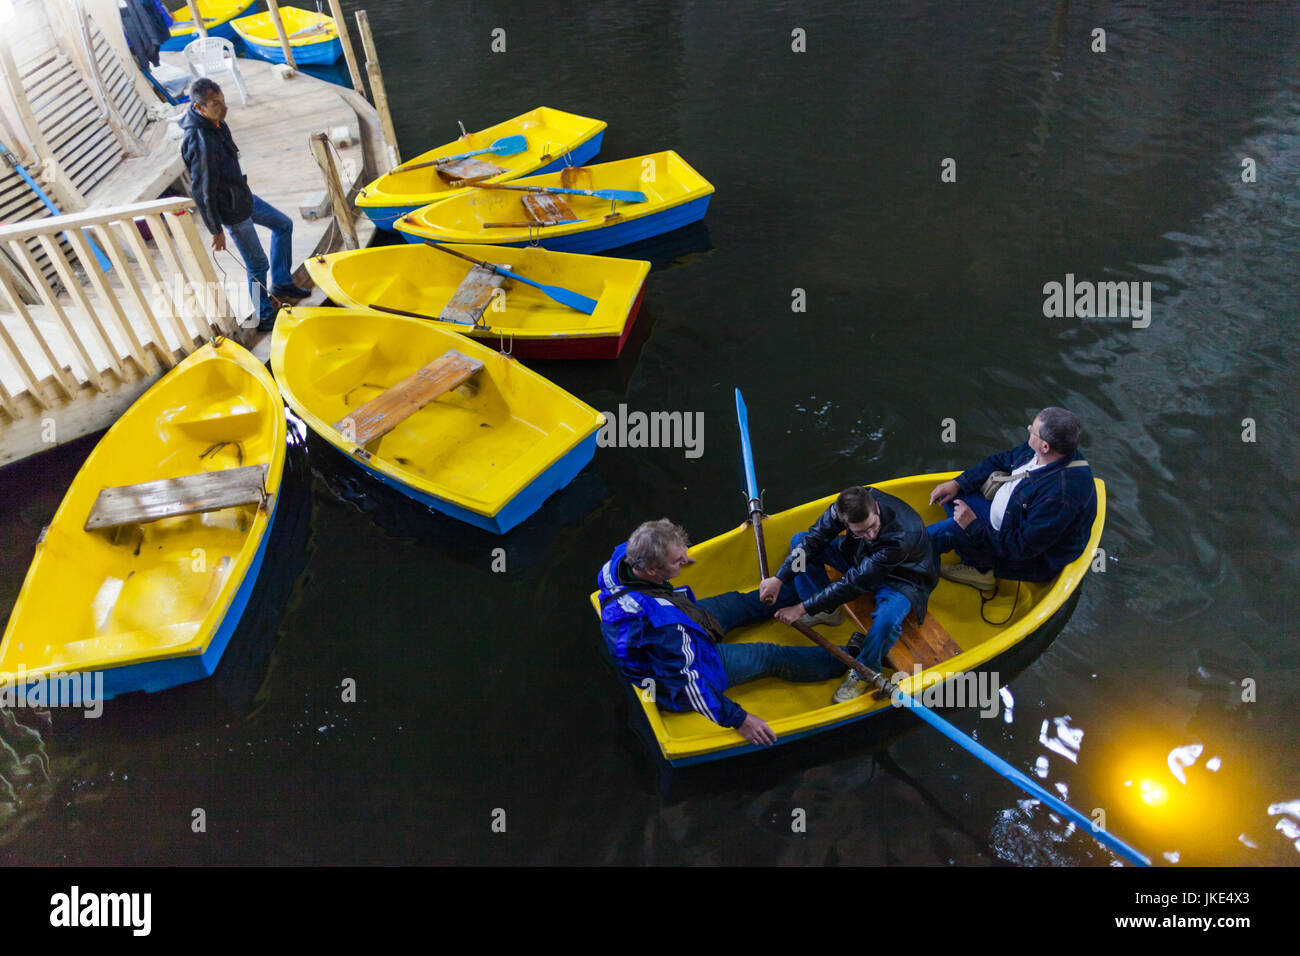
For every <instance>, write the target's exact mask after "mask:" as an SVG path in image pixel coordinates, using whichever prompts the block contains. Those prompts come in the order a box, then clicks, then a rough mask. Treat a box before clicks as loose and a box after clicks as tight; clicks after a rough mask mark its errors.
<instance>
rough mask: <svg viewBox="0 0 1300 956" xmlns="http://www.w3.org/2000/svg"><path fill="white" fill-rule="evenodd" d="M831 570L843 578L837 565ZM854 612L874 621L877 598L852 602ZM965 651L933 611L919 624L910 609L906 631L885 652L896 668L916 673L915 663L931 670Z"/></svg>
mask: <svg viewBox="0 0 1300 956" xmlns="http://www.w3.org/2000/svg"><path fill="white" fill-rule="evenodd" d="M826 570H827V574H828V576H830V577H831V578H832V579H833V580H838V579H839V574H838V573H837V572H836V571H835V569H834V568H827V569H826ZM849 607H850V608H852V609H853V613H854V614H856V615H857V616H858V617H859V618H861V619H862V623H863V624H867V625H868V626H869V625H870V623H871V615H872V614H874V613H875V610H876V601H875V598H873V597H872V596H871V595H870V594H864V595H862V597H860V598H856V599H854V600H852V601H850V602H849ZM961 652H962V650H961V648H960V647H958V646H957V642H956V641H954V640H953V639H952V636H951V635H950V634H949V633H948V632H947V630H945V629H944V626H943V625H942V624H940V623H939V620H938V619H937V618H936V617H935V616H934V615H933V614H927V615H926V616H925V620H924V621H923V622H922V623H921V625H920V626H919V627H918V626H917V623H916V616H915V615H914V614H912V613H911V612H910V611H909V612H908V615H907V617H906V618H905V619H904V621H903V632H902V634H901V635H900V636H899V638H898V643H896V644H895V645H894V646H893V647H892V648H891V649H890V651H889V653H888V654H886V655H885V663H886V664H888V665H889V667H890V668H891V669H892V670H894V671H906V672H907V673H908V674H909V675H910V674H911V673H912V665H913V664H920V665H921V669H922V670H928V669H929V668H931V667H935V666H937V665H939V664H942V663H943V662H944V661H946V660H950V659H951V658H954V657H956V656H957V655H958V654H960V653H961Z"/></svg>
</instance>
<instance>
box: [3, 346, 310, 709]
mask: <svg viewBox="0 0 1300 956" xmlns="http://www.w3.org/2000/svg"><path fill="white" fill-rule="evenodd" d="M284 464H285V417H284V403H283V402H282V401H281V399H280V393H279V390H278V389H277V388H276V386H275V383H274V382H273V381H272V380H271V376H270V374H269V373H268V372H267V370H266V368H265V367H264V366H263V365H262V363H261V362H259V361H258V360H257V359H255V358H253V356H252V355H250V354H249V353H248V352H247V351H246V350H244V349H243V348H241V347H240V346H239V345H237V344H236V343H234V342H232V341H230V340H229V339H222V340H219V342H218V344H215V345H213V344H209V345H205V346H203V347H202V348H200V349H198V350H197V351H195V352H194V353H193V354H192V355H190V356H189V357H187V358H186V359H185V360H184V361H182V362H181V363H180V364H179V365H177V366H176V367H175V368H174V369H172V370H171V371H170V372H168V373H167V374H166V375H165V376H163V377H162V378H161V379H160V380H159V381H158V382H157V383H156V384H154V385H153V386H152V387H151V388H150V389H149V390H148V391H146V392H145V393H144V394H143V395H142V396H141V397H140V398H139V399H137V400H136V402H135V403H134V404H133V405H132V406H131V407H130V408H128V409H127V410H126V412H125V413H124V414H123V415H122V417H121V418H120V419H118V421H117V422H116V423H114V425H113V426H112V427H111V428H110V429H109V430H108V431H107V432H106V433H105V434H104V437H103V438H101V439H100V441H99V444H98V445H97V446H96V447H95V450H94V451H93V452H91V454H90V456H89V457H88V458H87V459H86V461H85V464H83V465H82V466H81V470H80V471H78V473H77V476H76V477H75V478H74V479H73V481H72V484H71V486H70V487H69V488H68V491H67V494H66V495H65V496H64V498H63V503H62V504H61V505H60V506H59V509H58V511H57V512H56V513H55V515H54V518H53V520H52V521H51V522H50V525H49V527H48V528H47V529H46V530H45V531H44V532H43V534H42V537H41V540H40V543H39V544H37V546H36V554H35V557H34V558H33V560H32V564H31V568H30V569H29V570H28V572H27V579H26V580H25V581H24V583H23V587H22V591H21V592H20V593H19V596H18V601H17V603H16V604H15V605H14V610H13V614H12V616H11V617H10V619H9V624H8V627H7V628H6V629H5V634H4V639H3V641H2V642H0V685H5V684H12V685H13V686H14V689H15V690H17V691H22V690H23V689H24V688H26V687H29V686H31V685H32V682H33V681H37V680H41V679H53V678H54V677H55V676H56V675H59V674H69V673H71V674H76V673H79V672H80V673H86V674H89V673H92V672H102V673H103V675H104V676H103V697H105V698H109V697H113V696H116V695H118V694H124V693H128V692H131V691H139V690H145V691H157V690H162V689H164V688H168V687H172V686H175V685H177V684H182V683H186V682H188V681H194V680H198V679H200V678H203V677H207V676H208V675H210V674H212V672H213V671H214V670H215V669H216V667H217V664H218V662H219V661H220V659H221V656H222V653H223V652H224V650H225V648H226V646H227V644H228V643H229V641H230V639H231V637H232V635H233V634H234V633H235V630H236V628H237V627H238V625H239V623H240V620H241V618H242V616H243V613H244V608H245V606H246V605H247V604H248V601H249V599H250V597H251V596H252V594H253V591H254V588H255V587H256V585H257V581H258V575H259V572H260V569H261V566H262V564H263V560H264V558H265V555H266V552H267V548H268V544H269V541H270V534H271V529H272V526H273V524H274V521H275V517H276V511H277V506H278V503H279V497H280V495H279V492H280V488H281V479H282V477H283V473H284Z"/></svg>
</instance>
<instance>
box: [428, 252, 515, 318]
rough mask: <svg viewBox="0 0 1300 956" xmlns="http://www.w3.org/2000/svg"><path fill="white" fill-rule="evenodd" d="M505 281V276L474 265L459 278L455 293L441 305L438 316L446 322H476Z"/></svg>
mask: <svg viewBox="0 0 1300 956" xmlns="http://www.w3.org/2000/svg"><path fill="white" fill-rule="evenodd" d="M505 281H506V277H505V276H503V275H499V274H498V273H496V272H493V271H492V270H491V269H488V268H485V267H484V266H477V265H476V266H475V267H474V268H472V269H470V270H469V274H468V275H466V276H465V278H464V279H462V280H461V283H460V286H459V287H458V288H457V289H456V294H455V295H453V296H452V297H451V299H450V300H449V301H448V302H447V304H446V306H444V307H443V310H442V313H441V315H440V318H442V319H443V320H444V321H447V322H463V323H465V324H466V325H476V324H478V320H479V319H480V318H482V317H483V313H484V312H486V311H487V307H488V306H489V305H491V304H492V296H493V294H494V293H495V292H496V290H497V289H499V288H501V286H502V284H503V283H504V282H505Z"/></svg>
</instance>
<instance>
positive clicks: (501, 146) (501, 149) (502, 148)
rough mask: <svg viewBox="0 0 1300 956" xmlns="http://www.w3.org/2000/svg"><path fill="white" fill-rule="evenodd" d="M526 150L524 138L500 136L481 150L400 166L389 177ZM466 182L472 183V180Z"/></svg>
mask: <svg viewBox="0 0 1300 956" xmlns="http://www.w3.org/2000/svg"><path fill="white" fill-rule="evenodd" d="M527 148H528V140H527V138H526V137H524V136H502V137H501V138H500V139H499V140H497V141H496V142H495V143H493V144H492V145H491V146H485V147H484V148H483V149H472V150H470V151H469V152H468V153H457V154H456V155H455V156H440V157H438V158H437V159H431V160H429V161H428V162H424V163H416V164H415V165H414V166H402V167H401V168H399V169H394V170H393V171H392V172H391V173H389V175H390V176H394V175H396V174H397V173H409V172H410V171H411V170H413V169H427V168H428V167H430V166H441V165H443V164H444V163H451V162H455V161H456V160H458V159H469V158H470V157H471V156H481V155H483V154H484V153H493V154H495V155H497V156H513V155H514V154H515V153H522V152H523V151H524V150H526V149H527ZM467 182H472V180H469V181H467ZM453 185H456V186H462V185H466V182H457V183H454V184H453Z"/></svg>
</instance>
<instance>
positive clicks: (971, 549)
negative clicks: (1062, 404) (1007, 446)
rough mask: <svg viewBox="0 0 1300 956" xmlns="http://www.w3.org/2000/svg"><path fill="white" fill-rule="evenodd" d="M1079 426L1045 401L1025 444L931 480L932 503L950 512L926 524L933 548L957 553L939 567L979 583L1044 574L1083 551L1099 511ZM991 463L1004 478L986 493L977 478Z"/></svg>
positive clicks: (984, 586)
mask: <svg viewBox="0 0 1300 956" xmlns="http://www.w3.org/2000/svg"><path fill="white" fill-rule="evenodd" d="M1081 431H1082V426H1081V424H1080V422H1079V418H1078V416H1077V415H1075V414H1074V413H1073V412H1070V411H1067V410H1066V409H1064V408H1057V407H1055V406H1053V407H1051V408H1044V409H1043V410H1042V411H1041V412H1039V413H1038V415H1037V416H1035V418H1034V423H1033V424H1032V425H1030V426H1029V438H1028V440H1027V441H1026V442H1025V443H1024V444H1023V445H1020V446H1019V447H1018V448H1013V449H1011V450H1009V451H1004V452H999V453H998V454H996V455H990V456H989V457H988V458H985V459H984V461H982V462H980V464H978V465H976V466H975V467H974V468H971V469H970V470H968V471H964V472H962V473H961V474H960V475H958V476H957V477H956V478H955V479H953V480H951V481H945V482H943V483H942V484H939V485H937V486H935V489H934V490H933V491H932V492H931V493H930V504H932V505H934V504H941V505H943V506H944V508H945V510H947V511H948V513H949V514H950V515H951V517H950V518H948V519H947V520H946V521H939V522H936V523H934V524H932V525H930V526H929V527H928V528H927V529H926V531H927V533H928V534H929V535H930V540H931V541H932V542H933V544H934V548H935V554H936V556H938V555H941V554H944V553H946V552H948V551H952V550H954V549H955V550H956V551H957V554H958V557H960V559H961V561H960V563H958V564H951V565H942V566H941V567H940V568H939V574H940V575H942V576H943V577H944V578H947V579H948V580H950V581H957V582H960V583H962V584H969V585H971V586H973V587H978V588H980V589H981V590H990V589H992V588H993V587H994V586H995V584H996V579H997V578H1007V579H1010V580H1014V581H1050V580H1051V579H1052V578H1054V577H1055V576H1056V575H1057V574H1058V573H1059V572H1060V570H1061V569H1062V568H1063V567H1065V566H1066V565H1067V564H1069V563H1070V562H1071V561H1073V560H1075V559H1076V558H1077V557H1079V555H1081V554H1082V553H1083V549H1084V548H1085V547H1086V546H1087V544H1088V537H1089V535H1090V534H1091V533H1092V524H1093V521H1095V520H1096V518H1097V489H1096V486H1095V485H1094V484H1093V478H1092V470H1091V469H1090V468H1089V467H1088V462H1087V460H1086V459H1085V458H1084V457H1083V452H1082V451H1080V450H1079V434H1080V432H1081ZM995 471H996V472H1004V473H1006V478H1005V479H1004V480H1001V481H1000V483H998V487H997V488H996V490H994V489H989V490H990V492H993V494H992V497H991V498H985V497H984V494H983V491H982V489H983V486H984V484H985V482H986V481H987V480H988V479H989V476H990V475H993V473H994V472H995ZM959 496H960V497H959Z"/></svg>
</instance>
